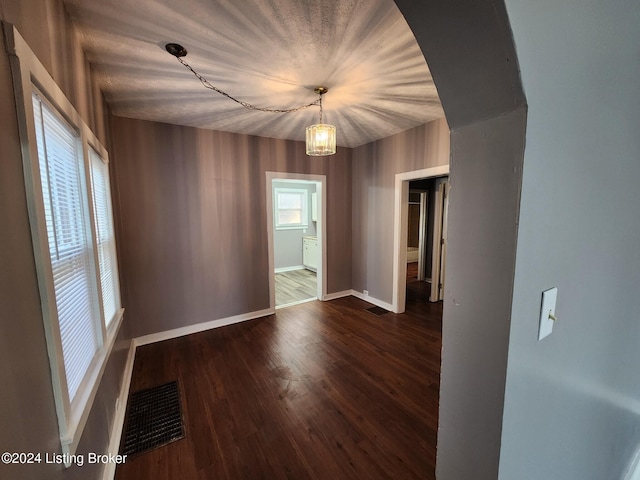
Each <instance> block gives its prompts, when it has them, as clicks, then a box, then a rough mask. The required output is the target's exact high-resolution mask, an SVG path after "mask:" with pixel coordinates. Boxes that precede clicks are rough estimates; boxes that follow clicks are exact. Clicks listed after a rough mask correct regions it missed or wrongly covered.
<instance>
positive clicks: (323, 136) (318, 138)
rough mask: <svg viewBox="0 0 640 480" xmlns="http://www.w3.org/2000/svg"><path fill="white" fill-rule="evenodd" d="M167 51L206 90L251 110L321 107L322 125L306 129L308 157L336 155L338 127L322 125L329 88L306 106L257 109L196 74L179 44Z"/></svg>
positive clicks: (277, 110) (316, 91)
mask: <svg viewBox="0 0 640 480" xmlns="http://www.w3.org/2000/svg"><path fill="white" fill-rule="evenodd" d="M165 49H166V50H167V52H169V53H170V54H171V55H173V56H174V57H176V59H178V61H179V62H180V63H181V64H182V65H184V67H185V68H186V69H187V70H189V71H190V72H191V73H193V75H195V77H196V78H197V79H198V80H200V83H202V85H203V86H204V87H205V88H208V89H209V90H213V91H214V92H216V93H219V94H220V95H223V96H225V97H227V98H228V99H229V100H232V101H234V102H236V103H237V104H239V105H241V106H243V107H244V108H247V109H249V110H256V111H259V112H270V113H292V112H297V111H298V110H303V109H306V108H309V107H314V106H319V107H320V123H316V124H315V125H310V126H308V127H307V129H306V146H307V148H306V152H307V155H309V156H313V157H318V156H326V155H334V154H335V153H336V127H334V126H333V125H328V124H325V123H322V96H323V95H324V94H325V93H327V92H328V91H329V89H328V88H327V87H322V86H320V87H316V88H315V89H314V90H313V91H314V92H315V93H317V94H318V99H317V100H315V101H313V102H311V103H308V104H306V105H300V106H298V107H293V108H284V109H279V108H264V107H256V106H255V105H252V104H250V103H247V102H244V101H242V100H239V99H237V98H235V97H233V96H232V95H229V94H228V93H227V92H225V91H223V90H220V89H219V88H218V87H216V86H214V85H212V84H211V83H210V82H209V81H208V80H207V79H206V78H205V77H203V76H202V75H200V74H199V73H198V72H196V71H195V69H194V68H193V67H192V66H191V65H189V64H188V63H187V61H186V60H184V57H186V56H187V50H185V48H184V47H183V46H182V45H179V44H177V43H167V44H166V45H165Z"/></svg>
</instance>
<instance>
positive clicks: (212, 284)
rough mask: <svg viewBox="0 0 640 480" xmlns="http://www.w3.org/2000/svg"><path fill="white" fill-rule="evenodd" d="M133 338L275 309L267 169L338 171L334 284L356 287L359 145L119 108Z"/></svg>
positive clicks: (117, 157) (116, 158) (332, 225)
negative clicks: (310, 141)
mask: <svg viewBox="0 0 640 480" xmlns="http://www.w3.org/2000/svg"><path fill="white" fill-rule="evenodd" d="M112 134H113V140H114V141H113V143H114V145H115V148H114V150H113V151H112V152H111V158H112V161H113V162H114V163H115V170H116V177H115V182H116V183H117V185H118V189H119V205H120V209H119V210H120V214H119V224H120V227H121V228H120V240H121V242H120V245H119V253H120V260H121V262H120V264H121V270H122V276H123V278H124V285H123V302H124V304H125V305H126V308H127V313H128V315H129V318H130V319H131V320H132V324H131V327H132V334H133V336H134V337H135V336H140V335H146V334H151V333H156V332H162V331H165V330H170V329H174V328H179V327H184V326H188V325H193V324H197V323H202V322H207V321H211V320H216V319H220V318H226V317H230V316H234V315H239V314H244V313H250V312H255V311H259V310H264V309H267V308H269V268H268V249H267V213H266V203H265V202H266V191H265V185H266V172H267V171H276V172H289V173H308V174H318V175H326V176H327V243H328V244H327V262H328V265H327V270H328V271H327V276H328V279H327V288H328V292H329V293H331V292H337V291H341V290H345V289H350V288H351V258H350V255H351V193H350V188H351V151H350V150H349V149H344V148H338V153H337V154H336V155H335V156H331V157H327V158H324V157H317V158H314V157H308V156H307V155H305V152H304V144H303V143H301V142H293V141H286V140H277V139H271V138H261V137H255V136H247V135H238V134H232V133H226V132H218V131H211V130H201V129H196V128H191V127H182V126H175V125H168V124H161V123H154V122H147V121H141V120H133V119H127V118H122V117H112Z"/></svg>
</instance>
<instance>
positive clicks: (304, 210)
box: [273, 187, 309, 230]
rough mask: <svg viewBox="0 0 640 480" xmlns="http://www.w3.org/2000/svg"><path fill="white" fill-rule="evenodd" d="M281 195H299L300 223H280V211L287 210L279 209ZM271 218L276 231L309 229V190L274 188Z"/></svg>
mask: <svg viewBox="0 0 640 480" xmlns="http://www.w3.org/2000/svg"><path fill="white" fill-rule="evenodd" d="M282 194H284V195H292V194H293V195H300V197H301V201H302V206H301V209H300V210H301V213H300V215H301V222H300V223H280V215H279V212H280V210H288V209H281V208H280V195H282ZM273 218H274V223H275V227H276V230H301V229H305V228H307V227H309V190H307V189H306V188H288V187H275V188H274V195H273Z"/></svg>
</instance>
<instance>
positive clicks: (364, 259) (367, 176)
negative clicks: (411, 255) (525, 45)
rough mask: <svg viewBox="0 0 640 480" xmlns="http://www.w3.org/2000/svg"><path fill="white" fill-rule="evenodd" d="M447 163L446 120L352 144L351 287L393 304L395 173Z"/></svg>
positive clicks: (447, 128) (447, 139) (447, 134)
mask: <svg viewBox="0 0 640 480" xmlns="http://www.w3.org/2000/svg"><path fill="white" fill-rule="evenodd" d="M448 164H449V127H448V126H447V122H446V120H445V119H439V120H435V121H433V122H429V123H428V124H426V125H422V126H420V127H416V128H413V129H411V130H407V131H406V132H402V133H399V134H397V135H393V136H391V137H388V138H385V139H382V140H379V141H377V142H373V143H369V144H367V145H363V146H361V147H357V148H354V149H353V182H352V188H353V197H352V198H353V200H352V201H353V227H352V228H353V230H352V232H353V233H352V235H353V238H352V241H353V243H352V245H353V249H352V261H353V274H352V287H351V288H353V289H354V290H356V291H359V292H362V290H365V289H366V290H368V291H369V295H370V296H371V297H374V298H377V299H378V300H382V301H383V302H387V303H391V301H392V294H393V292H392V286H393V215H394V212H393V205H394V188H395V176H396V174H397V173H403V172H411V171H414V170H421V169H423V168H429V167H437V166H440V165H448Z"/></svg>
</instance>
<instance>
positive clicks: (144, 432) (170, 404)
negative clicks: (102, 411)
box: [120, 381, 184, 456]
mask: <svg viewBox="0 0 640 480" xmlns="http://www.w3.org/2000/svg"><path fill="white" fill-rule="evenodd" d="M183 437H184V426H183V425H182V409H181V408H180V390H179V389H178V382H177V381H176V382H170V383H166V384H164V385H160V386H157V387H153V388H149V389H147V390H141V391H139V392H135V393H132V394H131V395H130V396H129V404H128V406H127V420H126V422H125V430H124V435H123V440H122V446H121V448H120V453H121V454H122V455H128V456H133V455H137V454H139V453H143V452H146V451H148V450H151V449H153V448H156V447H159V446H162V445H166V444H167V443H170V442H173V441H174V440H179V439H181V438H183Z"/></svg>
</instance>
